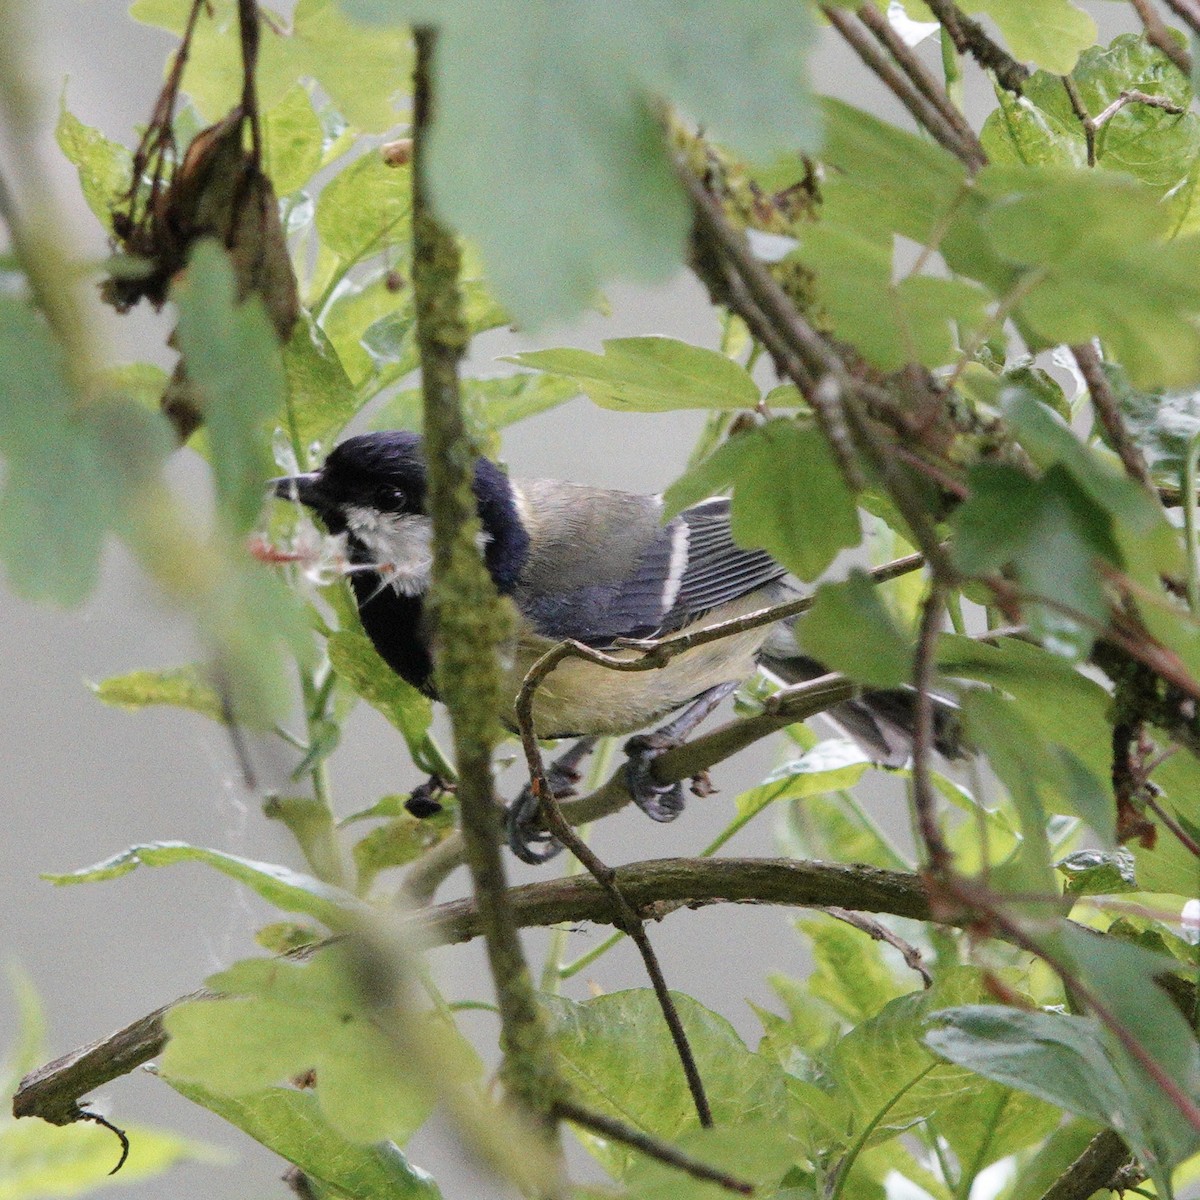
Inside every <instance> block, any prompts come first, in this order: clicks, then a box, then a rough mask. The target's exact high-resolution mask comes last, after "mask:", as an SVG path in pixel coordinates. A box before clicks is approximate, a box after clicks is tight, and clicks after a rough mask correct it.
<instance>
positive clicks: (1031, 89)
mask: <svg viewBox="0 0 1200 1200" xmlns="http://www.w3.org/2000/svg"><path fill="white" fill-rule="evenodd" d="M1071 77H1072V79H1073V81H1074V83H1075V87H1076V89H1077V91H1078V93H1079V97H1080V99H1081V100H1082V102H1083V107H1084V109H1085V110H1086V111H1087V112H1088V113H1089V115H1091V116H1092V117H1096V116H1099V114H1100V113H1102V112H1104V111H1105V110H1106V109H1107V108H1108V107H1109V106H1110V105H1111V104H1113V103H1114V102H1117V101H1119V100H1120V98H1121V94H1122V93H1123V92H1130V91H1137V92H1141V93H1142V94H1144V95H1152V96H1161V97H1163V99H1165V100H1167V101H1168V102H1169V103H1172V104H1174V105H1176V106H1177V107H1178V108H1180V109H1182V110H1184V111H1183V112H1182V113H1178V112H1176V113H1171V112H1167V111H1166V110H1165V109H1162V108H1157V107H1154V106H1153V105H1148V104H1139V103H1130V104H1126V105H1125V106H1124V107H1123V108H1120V109H1119V110H1118V111H1117V112H1116V113H1115V114H1114V115H1113V116H1112V117H1111V118H1110V119H1109V120H1107V121H1106V122H1105V124H1104V125H1103V126H1102V127H1101V129H1100V131H1099V132H1098V133H1097V136H1096V138H1095V140H1094V145H1095V159H1096V167H1097V168H1099V169H1101V170H1110V171H1123V172H1125V173H1126V174H1128V175H1132V176H1133V177H1134V178H1135V179H1138V180H1140V181H1141V182H1142V183H1144V184H1146V185H1147V187H1149V188H1151V189H1152V190H1153V192H1154V194H1155V195H1156V196H1157V197H1158V198H1160V199H1161V200H1162V202H1163V203H1164V205H1165V206H1166V207H1167V208H1168V209H1169V210H1170V211H1171V212H1172V213H1173V214H1174V220H1173V226H1174V228H1175V229H1176V231H1177V232H1190V230H1191V229H1192V228H1194V227H1195V223H1196V219H1197V214H1196V204H1195V190H1196V174H1197V166H1196V164H1197V157H1198V156H1200V118H1198V117H1196V115H1195V114H1194V113H1190V112H1188V111H1187V109H1188V106H1189V105H1190V103H1191V89H1190V88H1189V87H1188V83H1187V80H1186V79H1184V77H1183V76H1182V75H1181V74H1180V73H1179V72H1178V71H1177V70H1176V69H1175V67H1174V65H1173V64H1171V62H1170V61H1169V60H1168V59H1167V57H1166V55H1164V54H1163V53H1162V51H1161V50H1158V49H1156V48H1155V47H1153V46H1151V45H1150V44H1149V42H1147V40H1146V39H1145V37H1143V36H1142V35H1140V34H1132V33H1125V34H1121V36H1120V37H1118V38H1115V39H1114V40H1113V42H1112V43H1111V44H1110V45H1109V46H1108V47H1107V48H1105V47H1103V46H1089V47H1088V49H1086V50H1084V52H1083V54H1082V55H1081V56H1080V58H1079V62H1078V64H1077V65H1076V67H1075V69H1074V71H1073V72H1072V73H1071ZM998 98H999V101H1000V107H999V108H997V109H996V110H995V112H993V113H992V115H991V116H990V117H989V118H988V120H987V122H986V123H985V124H984V127H983V131H982V134H981V137H982V140H983V144H984V148H985V149H986V150H987V151H988V155H989V157H990V158H991V159H992V161H993V162H1021V163H1024V164H1025V165H1028V166H1075V167H1085V166H1086V165H1087V139H1086V136H1085V133H1084V128H1083V123H1082V122H1081V121H1080V120H1079V118H1078V117H1077V116H1076V115H1075V111H1074V109H1073V108H1072V107H1071V100H1070V97H1069V96H1068V95H1067V92H1066V89H1065V88H1064V87H1063V84H1062V80H1061V77H1060V75H1058V74H1055V73H1051V72H1049V71H1038V72H1037V73H1036V74H1034V75H1033V76H1032V77H1031V78H1030V79H1029V80H1028V81H1027V82H1026V84H1025V87H1024V89H1023V95H1022V96H1021V98H1020V99H1019V100H1018V99H1017V98H1015V97H1013V96H1011V95H1010V94H1009V93H1007V92H1004V91H1000V92H999V93H998Z"/></svg>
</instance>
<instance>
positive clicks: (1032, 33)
mask: <svg viewBox="0 0 1200 1200" xmlns="http://www.w3.org/2000/svg"><path fill="white" fill-rule="evenodd" d="M962 9H963V11H964V12H968V13H986V14H987V15H988V16H989V17H991V18H992V20H993V21H995V22H996V24H997V26H999V28H1000V32H1001V33H1002V34H1003V35H1004V38H1005V40H1006V41H1007V42H1008V45H1009V48H1010V49H1011V50H1012V52H1013V55H1014V57H1016V58H1019V59H1022V60H1029V61H1032V62H1035V63H1037V65H1038V66H1039V67H1045V68H1046V70H1047V71H1053V72H1054V73H1055V74H1056V75H1065V74H1067V72H1068V71H1070V70H1071V69H1072V68H1073V67H1074V66H1075V62H1076V59H1078V57H1079V53H1080V51H1081V50H1084V49H1086V48H1087V47H1089V46H1091V45H1092V43H1093V42H1095V40H1096V23H1095V21H1093V20H1092V18H1091V17H1090V16H1089V15H1088V14H1087V13H1086V12H1084V11H1083V10H1082V9H1080V8H1077V7H1076V6H1075V5H1074V4H1071V3H1070V0H1038V3H1037V4H1036V6H1035V5H1031V4H1030V3H1029V2H1028V0H963V4H962Z"/></svg>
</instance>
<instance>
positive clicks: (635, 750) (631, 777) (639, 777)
mask: <svg viewBox="0 0 1200 1200" xmlns="http://www.w3.org/2000/svg"><path fill="white" fill-rule="evenodd" d="M669 749H671V746H670V745H661V744H659V743H658V742H657V741H656V740H655V739H654V737H653V735H650V736H643V737H635V738H630V739H629V741H627V742H626V743H625V753H626V754H627V755H628V757H629V761H628V762H627V763H626V764H625V783H626V785H627V786H628V788H629V794H630V795H631V796H632V797H633V802H634V804H636V805H637V806H638V808H640V809H641V810H642V812H644V813H645V814H646V816H648V817H649V818H650V820H652V821H660V822H666V821H673V820H675V818H676V817H677V816H679V814H680V813H681V812H683V810H684V807H685V805H686V801H685V800H684V798H683V784H682V783H680V782H679V781H676V782H675V783H665V784H664V783H659V782H658V781H657V780H656V779H655V778H654V775H653V773H652V772H653V769H654V760H655V759H656V758H657V757H658V756H659V755H660V754H662V753H663V752H664V751H665V750H669Z"/></svg>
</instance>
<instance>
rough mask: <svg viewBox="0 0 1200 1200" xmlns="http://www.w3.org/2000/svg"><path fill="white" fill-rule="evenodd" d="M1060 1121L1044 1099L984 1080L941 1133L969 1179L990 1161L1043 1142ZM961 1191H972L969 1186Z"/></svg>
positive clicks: (942, 1124)
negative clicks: (968, 1101)
mask: <svg viewBox="0 0 1200 1200" xmlns="http://www.w3.org/2000/svg"><path fill="white" fill-rule="evenodd" d="M1061 1120H1062V1113H1060V1112H1059V1110H1058V1109H1057V1108H1055V1107H1054V1106H1053V1105H1050V1104H1047V1103H1046V1102H1045V1101H1044V1100H1039V1099H1037V1098H1036V1097H1034V1096H1030V1095H1029V1094H1028V1093H1026V1092H1021V1091H1013V1090H1012V1089H1010V1088H1006V1087H1003V1086H1002V1085H1000V1084H998V1083H985V1084H983V1086H982V1087H980V1088H979V1089H978V1091H977V1092H976V1093H975V1094H974V1095H973V1096H972V1098H971V1101H970V1103H969V1104H967V1105H964V1106H963V1108H962V1110H960V1111H958V1112H956V1113H954V1114H952V1115H951V1116H950V1119H948V1120H944V1121H941V1122H939V1124H938V1133H939V1134H941V1135H942V1136H943V1137H944V1138H945V1139H946V1141H947V1142H949V1144H950V1148H951V1149H952V1150H953V1151H954V1156H955V1158H957V1159H958V1161H959V1164H960V1166H961V1168H962V1176H963V1179H964V1180H965V1181H968V1182H969V1181H970V1180H972V1179H975V1178H976V1177H977V1176H978V1175H979V1172H980V1171H982V1170H983V1169H984V1168H985V1167H987V1166H989V1165H990V1164H991V1163H994V1162H998V1161H999V1160H1000V1159H1002V1158H1008V1157H1009V1156H1010V1155H1012V1154H1016V1153H1017V1152H1018V1151H1020V1150H1024V1149H1026V1148H1027V1147H1029V1146H1033V1145H1036V1144H1037V1143H1038V1142H1041V1141H1042V1140H1043V1139H1044V1138H1045V1137H1046V1136H1047V1135H1048V1134H1050V1133H1052V1132H1053V1130H1054V1129H1055V1128H1056V1127H1057V1126H1058V1124H1059V1123H1060V1121H1061ZM961 1186H962V1185H961V1184H960V1187H961ZM959 1194H960V1195H965V1194H969V1192H968V1189H967V1188H966V1187H963V1190H962V1191H961V1192H960V1193H959Z"/></svg>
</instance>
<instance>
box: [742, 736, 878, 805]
mask: <svg viewBox="0 0 1200 1200" xmlns="http://www.w3.org/2000/svg"><path fill="white" fill-rule="evenodd" d="M870 766H871V760H870V759H869V758H868V757H867V756H866V754H865V753H864V752H863V750H862V748H861V747H860V746H859V745H858V743H857V742H854V741H851V740H850V739H849V738H830V739H829V740H828V741H824V742H821V743H819V744H818V745H816V746H814V747H813V748H812V749H811V750H809V751H808V752H807V753H805V754H802V755H801V756H800V757H799V758H794V759H791V760H790V761H789V762H786V763H783V764H782V765H781V766H779V767H776V768H775V770H773V771H772V772H771V773H770V774H769V775H768V776H767V777H766V779H764V780H763V782H762V783H761V784H759V785H758V786H757V787H752V788H750V789H748V790H747V791H744V792H742V793H741V795H739V796H738V798H737V811H738V816H739V817H741V818H744V819H746V820H749V818H750V817H752V816H755V815H757V814H758V813H760V812H761V811H762V810H763V809H764V808H766V807H767V805H769V804H774V803H775V801H776V800H806V799H808V797H810V796H820V795H824V794H825V793H826V792H836V791H840V790H841V789H842V788H848V787H853V786H854V785H855V784H856V783H857V782H858V781H859V780H860V779H861V778H862V776H863V773H864V772H865V771H866V770H868V768H869V767H870Z"/></svg>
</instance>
